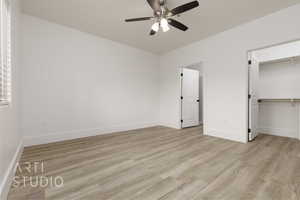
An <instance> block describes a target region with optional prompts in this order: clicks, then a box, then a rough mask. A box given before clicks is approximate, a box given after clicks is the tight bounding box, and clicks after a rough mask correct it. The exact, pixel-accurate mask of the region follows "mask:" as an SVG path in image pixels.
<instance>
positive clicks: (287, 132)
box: [258, 127, 299, 139]
mask: <svg viewBox="0 0 300 200" xmlns="http://www.w3.org/2000/svg"><path fill="white" fill-rule="evenodd" d="M258 132H259V133H263V134H267V135H275V136H280V137H288V138H297V139H299V138H298V130H293V129H287V128H271V127H264V128H259V129H258Z"/></svg>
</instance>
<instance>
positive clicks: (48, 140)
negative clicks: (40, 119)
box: [24, 122, 159, 146]
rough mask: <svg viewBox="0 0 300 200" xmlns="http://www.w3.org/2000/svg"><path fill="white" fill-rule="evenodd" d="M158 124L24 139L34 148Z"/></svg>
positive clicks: (142, 124) (48, 134) (114, 127)
mask: <svg viewBox="0 0 300 200" xmlns="http://www.w3.org/2000/svg"><path fill="white" fill-rule="evenodd" d="M158 125H159V124H158V123H157V122H149V123H139V124H129V125H128V124H127V125H118V126H113V127H110V128H91V129H85V130H73V131H62V132H56V133H46V134H41V135H40V136H26V133H25V137H24V146H32V145H39V144H47V143H52V142H60V141H64V140H72V139H77V138H83V137H90V136H96V135H104V134H110V133H114V132H121V131H129V130H134V129H141V128H147V127H153V126H158Z"/></svg>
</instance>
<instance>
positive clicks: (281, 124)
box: [258, 51, 300, 138]
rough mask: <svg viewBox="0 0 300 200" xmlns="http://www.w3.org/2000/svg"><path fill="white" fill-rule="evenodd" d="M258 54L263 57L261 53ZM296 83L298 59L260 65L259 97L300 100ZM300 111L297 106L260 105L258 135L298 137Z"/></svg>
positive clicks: (299, 69)
mask: <svg viewBox="0 0 300 200" xmlns="http://www.w3.org/2000/svg"><path fill="white" fill-rule="evenodd" d="M277 52H278V51H274V55H276V53H277ZM291 53H293V52H291ZM261 55H262V56H264V55H263V54H261ZM269 55H270V56H271V55H272V53H271V52H270V54H269ZM274 58H276V57H274ZM280 58H282V57H280ZM299 83H300V57H297V58H294V59H292V60H281V61H277V62H274V61H273V62H268V63H264V64H261V65H260V68H259V81H258V85H259V98H267V99H272V98H275V99H281V98H282V99H285V98H300V84H299ZM299 108H300V106H299V103H288V102H282V103H278V102H276V103H269V102H268V103H260V105H259V130H260V132H261V133H267V134H271V135H277V136H284V137H291V138H298V137H299V136H298V135H299V113H300V110H299Z"/></svg>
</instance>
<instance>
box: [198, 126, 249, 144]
mask: <svg viewBox="0 0 300 200" xmlns="http://www.w3.org/2000/svg"><path fill="white" fill-rule="evenodd" d="M204 135H208V136H212V137H218V138H222V139H226V140H231V141H236V142H241V143H247V142H248V140H247V131H245V137H243V138H241V136H240V135H241V132H237V131H228V132H225V131H220V130H217V129H204Z"/></svg>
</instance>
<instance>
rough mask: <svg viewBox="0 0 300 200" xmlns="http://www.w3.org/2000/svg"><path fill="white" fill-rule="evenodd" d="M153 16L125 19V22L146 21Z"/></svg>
mask: <svg viewBox="0 0 300 200" xmlns="http://www.w3.org/2000/svg"><path fill="white" fill-rule="evenodd" d="M152 18H153V17H140V18H132V19H125V22H137V21H146V20H150V19H152Z"/></svg>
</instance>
